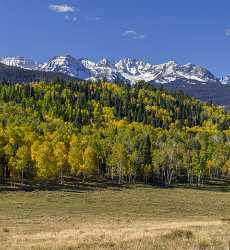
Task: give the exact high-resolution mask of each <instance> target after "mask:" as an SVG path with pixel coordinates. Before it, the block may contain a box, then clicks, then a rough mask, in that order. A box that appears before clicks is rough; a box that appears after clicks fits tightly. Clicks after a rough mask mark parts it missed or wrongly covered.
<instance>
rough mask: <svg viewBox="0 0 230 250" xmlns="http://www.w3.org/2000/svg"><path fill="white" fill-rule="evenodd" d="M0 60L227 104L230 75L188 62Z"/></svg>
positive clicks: (229, 102)
mask: <svg viewBox="0 0 230 250" xmlns="http://www.w3.org/2000/svg"><path fill="white" fill-rule="evenodd" d="M0 63H2V64H4V65H7V66H9V67H18V68H22V69H24V70H30V71H33V72H34V71H35V72H41V73H43V74H44V72H47V73H50V72H53V73H58V74H61V76H63V75H67V76H69V77H73V78H78V79H82V80H90V81H95V82H97V81H99V80H106V81H109V82H119V83H129V84H135V83H136V82H139V81H145V82H149V83H151V84H153V85H154V86H156V87H163V88H166V89H168V90H170V91H177V90H182V91H184V92H185V93H186V94H188V95H192V96H195V97H197V98H199V99H201V100H203V101H212V102H214V103H217V104H219V105H223V106H226V107H230V76H224V77H223V78H218V77H216V76H215V75H214V74H212V73H211V72H210V71H209V70H207V69H206V68H204V67H201V66H197V65H194V64H191V63H187V64H178V63H176V62H174V61H169V62H166V63H163V64H157V65H155V64H150V63H147V62H144V61H141V60H136V59H130V58H125V59H121V60H119V61H117V62H111V61H109V60H108V59H106V58H104V59H102V60H101V61H99V62H93V61H91V60H89V59H87V58H80V59H76V58H74V57H72V56H70V55H66V56H56V57H53V58H51V59H50V60H49V61H48V62H46V63H37V62H35V61H34V60H31V59H26V58H24V57H7V58H0ZM0 77H1V76H0Z"/></svg>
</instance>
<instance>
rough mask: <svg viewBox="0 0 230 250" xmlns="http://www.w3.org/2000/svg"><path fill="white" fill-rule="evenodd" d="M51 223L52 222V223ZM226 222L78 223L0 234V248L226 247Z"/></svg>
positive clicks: (190, 249) (220, 249)
mask: <svg viewBox="0 0 230 250" xmlns="http://www.w3.org/2000/svg"><path fill="white" fill-rule="evenodd" d="M53 226H54V225H53ZM229 230H230V225H229V224H225V223H223V222H221V221H209V222H195V221H194V222H182V221H181V222H161V223H160V222H156V223H154V222H152V223H147V222H134V223H128V224H125V223H120V224H116V223H113V224H88V223H86V224H82V225H80V224H79V225H76V226H74V227H72V228H71V227H70V228H69V229H65V230H59V231H55V230H52V231H49V230H47V231H44V232H40V233H27V234H17V233H16V234H15V233H11V232H5V233H4V234H5V236H3V234H1V247H0V249H5V250H7V249H13V250H16V249H17V250H22V249H23V250H24V249H25V250H31V249H34V250H38V249H39V250H74V249H84V250H86V249H95V250H99V249H114V250H115V249H117V250H118V249H122V250H125V249H130V250H131V249H143V250H144V249H146V250H148V249H154V250H160V249H161V250H163V249H165V250H172V249H175V250H182V249H183V250H185V249H186V250H206V249H207V250H208V249H210V250H211V249H213V250H227V245H228V242H229V241H230V237H229Z"/></svg>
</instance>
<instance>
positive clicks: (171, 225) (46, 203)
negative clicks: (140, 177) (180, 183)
mask: <svg viewBox="0 0 230 250" xmlns="http://www.w3.org/2000/svg"><path fill="white" fill-rule="evenodd" d="M0 197H1V199H0V243H1V244H0V249H1V250H32V249H33V250H75V249H82V250H88V249H93V250H105V249H108V250H126V249H128V250H129V249H130V250H139V249H140V250H145V249H146V250H150V249H153V250H182V249H183V250H229V249H228V248H227V247H228V244H229V243H228V242H229V241H230V221H229V218H230V195H229V193H228V192H218V191H215V192H214V191H212V192H211V191H199V190H188V189H172V190H161V189H154V188H150V187H135V188H129V189H122V190H119V191H118V190H106V191H102V190H98V191H95V192H82V193H78V192H71V193H69V192H63V191H62V192H60V191H54V192H13V193H12V192H2V193H0Z"/></svg>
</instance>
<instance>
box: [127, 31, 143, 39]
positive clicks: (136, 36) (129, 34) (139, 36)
mask: <svg viewBox="0 0 230 250" xmlns="http://www.w3.org/2000/svg"><path fill="white" fill-rule="evenodd" d="M122 36H124V37H131V38H132V39H135V40H142V39H145V35H144V34H140V33H138V32H136V31H135V30H126V31H125V32H124V33H123V34H122Z"/></svg>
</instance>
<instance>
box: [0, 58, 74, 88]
mask: <svg viewBox="0 0 230 250" xmlns="http://www.w3.org/2000/svg"><path fill="white" fill-rule="evenodd" d="M57 78H59V79H63V80H71V79H73V78H72V77H70V76H68V75H65V74H62V73H54V72H42V71H38V70H27V69H22V68H19V67H13V66H7V65H5V64H1V63H0V82H1V81H7V82H10V83H28V82H34V81H45V82H51V81H54V80H55V79H57Z"/></svg>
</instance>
